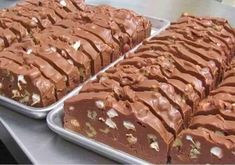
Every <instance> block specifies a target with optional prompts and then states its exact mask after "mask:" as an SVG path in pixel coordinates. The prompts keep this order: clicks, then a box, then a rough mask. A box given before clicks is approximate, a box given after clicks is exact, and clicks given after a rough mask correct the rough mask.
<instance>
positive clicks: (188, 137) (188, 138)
mask: <svg viewBox="0 0 235 165" xmlns="http://www.w3.org/2000/svg"><path fill="white" fill-rule="evenodd" d="M185 138H186V140H189V141H191V142H192V143H194V141H193V138H192V136H190V135H186V137H185Z"/></svg>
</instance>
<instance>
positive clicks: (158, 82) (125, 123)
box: [64, 14, 235, 163]
mask: <svg viewBox="0 0 235 165" xmlns="http://www.w3.org/2000/svg"><path fill="white" fill-rule="evenodd" d="M137 38H138V37H137ZM234 50H235V33H234V31H233V29H232V28H231V27H230V25H229V24H228V22H227V21H226V20H224V19H220V18H210V17H194V16H190V15H187V14H184V15H182V17H181V18H180V19H179V20H178V21H177V22H174V23H172V24H171V26H170V27H169V28H167V29H166V31H164V32H162V33H160V35H157V36H154V37H152V38H151V39H147V40H145V41H144V42H143V44H142V45H141V46H140V47H139V48H138V49H137V50H136V51H135V52H134V53H129V54H127V55H126V57H125V59H124V60H122V61H120V62H119V63H118V64H116V65H115V66H114V67H111V68H109V69H108V70H107V71H105V72H104V73H100V74H99V75H98V76H97V79H96V80H94V81H90V82H88V83H87V84H85V85H84V86H83V88H82V89H81V91H80V93H79V94H78V95H77V96H74V97H72V98H71V99H68V100H66V101H65V104H64V128H65V129H69V130H72V131H75V132H79V133H81V134H82V135H84V136H87V137H89V138H92V139H95V140H97V141H100V142H103V143H105V144H107V145H110V146H112V147H114V148H116V149H119V150H122V151H125V152H127V153H129V154H131V155H135V156H137V157H139V158H142V159H145V160H147V161H149V162H151V163H167V162H169V161H170V159H169V158H170V157H169V154H168V152H169V149H170V147H171V145H172V143H173V142H174V140H176V138H177V139H178V137H179V136H181V135H182V136H184V134H183V132H184V131H183V132H181V131H182V130H185V129H187V128H188V127H189V126H190V127H191V126H192V125H191V124H192V123H191V122H190V121H191V116H192V115H193V114H196V111H197V110H196V108H197V107H198V104H199V102H200V101H201V100H202V99H204V98H205V97H206V96H208V94H209V93H210V91H212V90H213V89H215V88H216V87H217V85H218V83H219V81H220V80H221V79H222V77H225V76H226V74H225V75H224V71H225V70H226V68H227V66H228V64H229V63H230V62H231V59H232V56H233V55H234ZM231 74H232V73H230V75H231ZM228 83H229V82H226V84H228ZM230 99H232V98H230ZM208 120H209V119H208ZM222 122H223V121H220V123H222ZM195 123H196V121H195ZM197 123H198V122H197ZM199 123H200V121H199ZM229 124H230V123H226V124H225V125H222V126H224V127H226V126H228V125H229ZM222 126H221V128H222ZM232 129H233V128H231V127H228V131H231V130H232ZM200 131H201V130H200ZM200 131H199V132H200ZM201 132H202V131H201ZM195 134H196V133H195ZM204 134H212V133H210V132H206V131H205V133H204ZM178 135H179V136H178ZM199 136H203V134H202V133H201V134H200V133H199ZM208 136H209V135H208ZM233 138H234V137H232V135H231V137H228V138H227V139H225V140H224V141H225V143H226V144H223V142H221V141H220V139H219V138H218V139H215V140H210V139H209V138H208V137H207V139H206V140H207V141H208V142H209V141H210V142H211V143H212V144H213V145H215V144H217V143H218V144H220V146H221V147H223V149H224V150H226V152H228V151H229V150H230V149H233V146H234V145H233V143H232V142H231V141H230V139H232V140H233ZM206 140H205V143H206ZM180 142H181V141H180ZM182 143H183V141H182ZM173 144H174V143H173ZM180 144H181V143H180ZM187 144H188V143H187ZM227 144H230V146H227ZM189 145H190V144H189ZM213 147H214V146H213ZM194 148H195V147H194ZM194 148H193V149H194ZM187 150H188V148H187ZM213 150H216V151H217V148H215V149H213ZM171 151H172V150H171ZM212 152H214V151H212ZM173 153H174V152H173ZM175 155H177V153H176V154H175ZM188 155H189V153H188ZM230 155H231V153H230V154H229V155H228V157H229V156H230ZM204 159H205V157H204ZM225 159H226V161H225V162H228V161H227V160H229V159H227V158H225ZM173 162H174V161H173ZM175 162H177V163H183V161H182V162H180V161H175ZM186 162H187V161H186ZM187 163H190V162H187ZM218 163H220V162H218Z"/></svg>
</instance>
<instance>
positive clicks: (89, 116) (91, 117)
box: [87, 110, 97, 120]
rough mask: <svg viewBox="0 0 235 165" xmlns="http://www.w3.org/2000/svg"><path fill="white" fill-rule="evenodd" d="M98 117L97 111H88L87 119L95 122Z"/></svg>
mask: <svg viewBox="0 0 235 165" xmlns="http://www.w3.org/2000/svg"><path fill="white" fill-rule="evenodd" d="M96 116H97V113H96V112H95V111H90V110H88V112H87V117H88V118H90V119H92V120H95V119H96Z"/></svg>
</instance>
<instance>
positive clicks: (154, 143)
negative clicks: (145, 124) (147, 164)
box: [150, 141, 159, 152]
mask: <svg viewBox="0 0 235 165" xmlns="http://www.w3.org/2000/svg"><path fill="white" fill-rule="evenodd" d="M150 148H153V149H155V150H156V151H158V152H159V145H158V142H156V141H155V142H152V143H151V144H150Z"/></svg>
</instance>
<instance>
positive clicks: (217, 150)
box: [210, 147, 223, 159]
mask: <svg viewBox="0 0 235 165" xmlns="http://www.w3.org/2000/svg"><path fill="white" fill-rule="evenodd" d="M210 153H211V154H212V155H214V156H216V157H217V158H219V159H221V158H222V157H223V151H222V149H221V148H219V147H212V148H211V149H210Z"/></svg>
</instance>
